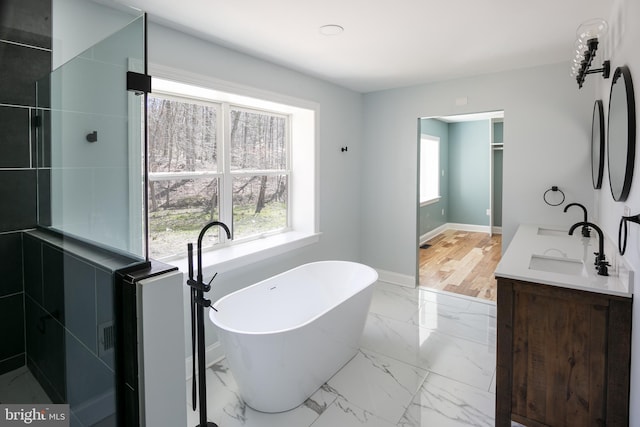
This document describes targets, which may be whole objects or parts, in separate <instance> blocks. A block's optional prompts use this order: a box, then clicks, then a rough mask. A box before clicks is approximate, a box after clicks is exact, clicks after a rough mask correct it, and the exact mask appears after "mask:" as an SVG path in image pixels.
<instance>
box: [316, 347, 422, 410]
mask: <svg viewBox="0 0 640 427" xmlns="http://www.w3.org/2000/svg"><path fill="white" fill-rule="evenodd" d="M426 375H427V371H426V370H424V369H421V368H418V367H416V366H412V365H409V364H407V363H403V362H400V361H398V360H395V359H391V358H389V357H386V356H382V355H377V354H374V353H371V352H368V351H366V350H361V351H359V352H358V354H357V355H356V356H355V357H354V358H353V359H351V361H350V362H349V363H347V364H346V365H345V366H344V367H343V368H342V369H341V370H340V371H339V372H338V373H336V374H335V375H334V376H333V377H332V378H331V379H330V380H329V381H327V386H328V387H329V389H330V390H331V391H333V392H334V393H335V394H337V395H338V396H339V397H341V398H343V399H344V400H346V401H348V402H349V403H350V404H353V405H356V406H357V407H359V408H362V409H363V410H365V411H367V412H370V413H371V414H374V415H376V416H378V417H380V418H382V419H384V420H387V421H389V422H391V423H396V422H398V420H399V419H400V417H401V416H402V414H403V413H404V411H405V410H406V408H407V406H408V405H409V403H410V402H411V399H412V398H413V396H414V395H415V393H416V392H417V391H418V389H419V388H420V386H421V385H422V383H423V381H424V379H425V377H426Z"/></svg>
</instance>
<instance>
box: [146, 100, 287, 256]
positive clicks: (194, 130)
mask: <svg viewBox="0 0 640 427" xmlns="http://www.w3.org/2000/svg"><path fill="white" fill-rule="evenodd" d="M148 111H149V181H150V182H149V191H148V192H149V200H148V210H149V234H150V236H149V248H150V254H151V256H152V257H153V258H157V259H162V258H166V257H169V256H172V255H175V254H180V253H184V251H185V250H186V243H187V242H192V241H194V240H195V237H197V234H198V232H199V230H200V229H201V228H202V226H203V225H204V224H206V223H207V222H208V221H211V220H214V219H216V220H222V221H224V222H226V223H227V224H229V225H232V228H233V235H234V239H236V240H237V239H243V238H250V237H252V236H258V235H262V234H264V233H270V232H274V231H278V230H283V229H285V228H286V227H287V226H288V202H289V201H288V183H289V173H290V172H289V165H288V162H289V160H288V156H289V154H288V137H289V136H288V126H289V118H288V117H287V116H283V115H279V114H276V113H269V112H264V111H257V110H251V109H246V108H239V107H231V106H229V105H226V104H223V103H221V104H214V103H205V102H199V101H196V100H191V99H186V98H177V97H170V96H162V95H154V96H149V103H148ZM221 117H224V119H223V120H225V123H224V125H223V126H226V127H227V129H228V132H227V133H226V134H227V135H228V138H229V140H228V141H225V140H224V138H223V137H222V134H223V132H221V129H219V128H218V127H219V119H220V118H221ZM225 151H226V152H227V153H228V155H227V156H225V155H224V153H225ZM223 158H227V159H229V164H228V165H225V164H224V162H222V161H221V160H222V159H223ZM225 183H227V184H225ZM227 193H228V194H227ZM221 206H231V218H224V215H225V212H228V211H225V210H224V209H222V208H221ZM211 236H212V238H211V241H210V242H208V243H210V244H212V245H213V244H216V243H218V242H219V235H218V234H216V233H211ZM183 246H184V248H183Z"/></svg>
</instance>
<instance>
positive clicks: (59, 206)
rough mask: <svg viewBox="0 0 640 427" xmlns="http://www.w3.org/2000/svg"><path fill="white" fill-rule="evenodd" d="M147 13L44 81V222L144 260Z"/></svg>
mask: <svg viewBox="0 0 640 427" xmlns="http://www.w3.org/2000/svg"><path fill="white" fill-rule="evenodd" d="M144 25H145V22H144V17H143V16H140V17H139V18H137V19H135V20H134V21H133V22H131V23H130V24H129V25H127V26H126V27H124V28H123V29H121V30H120V31H118V32H117V33H115V34H113V35H111V36H109V37H108V38H106V39H104V40H102V41H101V42H99V43H97V44H96V45H94V46H93V47H91V48H89V49H87V50H86V51H84V52H83V53H81V54H80V55H78V56H77V57H75V58H74V59H72V60H70V61H69V62H67V63H65V64H64V65H62V66H61V67H59V68H58V69H56V70H54V71H53V72H52V73H51V74H50V75H49V76H48V77H46V78H44V79H42V80H41V81H39V82H38V84H37V89H36V90H37V98H38V103H39V104H38V105H39V107H42V108H40V109H39V111H38V113H37V114H38V118H37V119H36V127H35V128H36V132H37V140H38V150H37V154H38V165H39V171H38V224H39V225H41V226H44V227H49V228H51V229H53V230H56V231H59V232H61V233H62V234H63V235H65V236H71V237H75V238H78V239H80V240H83V241H87V242H89V243H92V244H96V245H98V246H102V247H105V248H107V249H111V250H115V251H117V252H121V253H125V254H128V255H134V256H136V257H138V258H140V259H144V258H145V243H144V242H145V226H144V221H145V214H144V206H143V202H144V192H143V189H144V167H143V158H144V156H143V154H144V150H143V147H144V137H143V135H144V123H145V120H144V114H143V111H144V110H143V108H144V96H140V95H135V94H134V93H133V92H129V91H127V71H135V72H139V73H144V71H145V66H144V64H145V51H144V49H145V43H144V40H145V36H144V31H145V28H144Z"/></svg>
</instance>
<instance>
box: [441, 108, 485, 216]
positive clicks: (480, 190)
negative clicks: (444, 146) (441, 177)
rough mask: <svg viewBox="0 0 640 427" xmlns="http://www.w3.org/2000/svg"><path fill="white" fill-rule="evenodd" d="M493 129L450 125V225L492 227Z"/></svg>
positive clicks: (480, 123) (479, 125)
mask: <svg viewBox="0 0 640 427" xmlns="http://www.w3.org/2000/svg"><path fill="white" fill-rule="evenodd" d="M489 126H490V122H489V121H488V120H482V121H475V122H461V123H451V124H450V125H449V222H452V223H459V224H472V225H489V216H487V212H486V211H487V209H488V208H489V185H490V182H489V169H490V165H489V155H490V153H491V151H490V150H489Z"/></svg>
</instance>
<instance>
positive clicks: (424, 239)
mask: <svg viewBox="0 0 640 427" xmlns="http://www.w3.org/2000/svg"><path fill="white" fill-rule="evenodd" d="M448 225H449V224H442V225H441V226H440V227H436V228H434V229H433V230H431V231H428V232H426V233H424V234H423V235H422V236H420V244H421V245H423V244H425V243H426V242H427V241H429V240H431V239H433V238H434V237H436V236H437V235H438V234H440V233H442V232H443V231H445V230H446V229H447V228H449V227H448Z"/></svg>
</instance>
